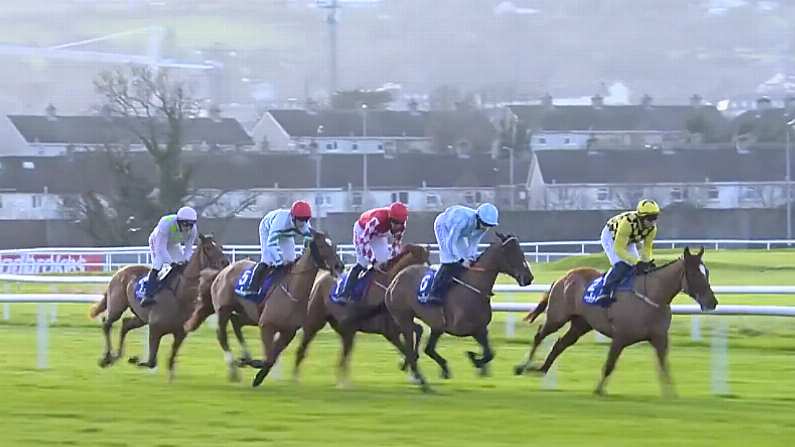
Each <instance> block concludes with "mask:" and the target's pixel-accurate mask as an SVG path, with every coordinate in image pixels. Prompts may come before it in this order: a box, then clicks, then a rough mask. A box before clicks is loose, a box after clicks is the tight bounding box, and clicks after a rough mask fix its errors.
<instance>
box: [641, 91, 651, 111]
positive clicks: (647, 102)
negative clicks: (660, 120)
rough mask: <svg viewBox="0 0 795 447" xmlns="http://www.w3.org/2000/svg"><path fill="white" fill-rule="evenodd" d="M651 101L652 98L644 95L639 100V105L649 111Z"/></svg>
mask: <svg viewBox="0 0 795 447" xmlns="http://www.w3.org/2000/svg"><path fill="white" fill-rule="evenodd" d="M652 101H653V98H652V97H651V96H649V95H648V94H644V95H643V97H642V98H640V105H642V106H643V108H644V109H650V108H651V103H652Z"/></svg>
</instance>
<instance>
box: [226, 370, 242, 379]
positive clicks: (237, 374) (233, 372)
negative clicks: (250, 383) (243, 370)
mask: <svg viewBox="0 0 795 447" xmlns="http://www.w3.org/2000/svg"><path fill="white" fill-rule="evenodd" d="M227 378H228V379H229V381H230V382H240V372H239V371H238V370H237V368H234V369H231V368H230V369H229V375H228V376H227Z"/></svg>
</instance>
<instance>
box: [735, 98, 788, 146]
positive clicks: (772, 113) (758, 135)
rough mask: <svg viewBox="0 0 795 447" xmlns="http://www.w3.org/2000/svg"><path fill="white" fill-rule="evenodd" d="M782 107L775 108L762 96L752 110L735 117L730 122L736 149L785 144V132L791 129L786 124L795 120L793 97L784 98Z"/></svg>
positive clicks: (770, 101) (771, 101)
mask: <svg viewBox="0 0 795 447" xmlns="http://www.w3.org/2000/svg"><path fill="white" fill-rule="evenodd" d="M783 105H784V106H783V107H775V106H774V102H773V100H771V99H770V98H768V97H766V96H763V97H761V98H758V99H757V100H756V107H755V108H754V110H749V111H746V112H743V113H741V114H739V115H737V117H736V118H734V119H733V120H732V122H731V134H732V139H733V141H734V142H735V144H736V145H737V147H738V148H740V149H741V150H743V149H745V148H748V147H750V146H753V145H760V144H761V145H764V144H770V143H786V142H787V130H788V128H789V127H791V126H789V125H788V124H787V123H789V122H792V121H793V120H795V97H788V98H786V100H785V101H784V102H783ZM790 132H791V130H790ZM792 136H793V135H792V134H791V133H790V137H792ZM774 146H775V144H774ZM778 146H780V145H778Z"/></svg>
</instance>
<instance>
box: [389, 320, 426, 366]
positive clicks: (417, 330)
mask: <svg viewBox="0 0 795 447" xmlns="http://www.w3.org/2000/svg"><path fill="white" fill-rule="evenodd" d="M394 335H395V337H396V338H397V341H396V342H395V341H392V339H391V338H390V336H388V335H384V336H385V337H387V339H389V341H391V342H392V344H393V345H395V347H397V348H398V350H400V352H401V353H402V354H403V363H401V364H400V370H401V371H406V370H407V369H409V363H408V362H407V361H406V352H405V351H404V350H403V344H402V343H401V342H400V329H399V328H396V332H394ZM420 340H422V326H421V325H419V324H416V323H415V324H414V351H415V352H420Z"/></svg>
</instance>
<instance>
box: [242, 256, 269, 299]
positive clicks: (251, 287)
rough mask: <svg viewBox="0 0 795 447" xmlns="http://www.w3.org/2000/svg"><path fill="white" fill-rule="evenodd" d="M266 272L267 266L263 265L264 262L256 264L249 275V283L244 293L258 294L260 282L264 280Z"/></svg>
mask: <svg viewBox="0 0 795 447" xmlns="http://www.w3.org/2000/svg"><path fill="white" fill-rule="evenodd" d="M267 270H268V264H265V263H264V262H258V263H257V265H255V266H254V272H253V273H252V274H251V276H252V278H251V282H250V283H249V284H248V288H247V289H246V293H257V292H259V289H260V287H262V280H263V279H265V272H267Z"/></svg>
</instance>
